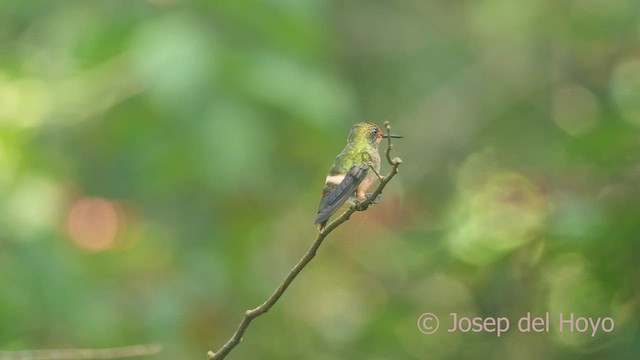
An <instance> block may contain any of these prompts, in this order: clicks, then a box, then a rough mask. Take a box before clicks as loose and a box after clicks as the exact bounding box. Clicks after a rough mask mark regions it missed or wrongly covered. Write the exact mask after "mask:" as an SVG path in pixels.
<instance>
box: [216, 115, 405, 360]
mask: <svg viewBox="0 0 640 360" xmlns="http://www.w3.org/2000/svg"><path fill="white" fill-rule="evenodd" d="M384 126H385V128H386V129H387V131H389V130H390V128H391V126H390V125H389V122H388V121H385V123H384ZM391 148H392V144H391V138H389V142H388V147H387V150H386V157H387V160H388V162H389V164H390V165H391V166H392V168H391V170H390V171H389V173H388V174H387V175H386V176H383V177H380V185H378V188H377V189H376V190H375V191H374V192H373V194H371V196H369V197H367V199H366V200H364V201H362V202H360V203H358V204H357V205H352V206H351V207H349V209H347V210H346V211H345V212H344V213H342V215H340V216H339V217H338V218H336V219H335V220H334V221H332V222H331V223H329V225H327V226H326V227H325V228H324V230H323V231H322V232H319V233H318V235H317V236H316V239H315V240H314V241H313V243H312V244H311V247H310V248H309V250H307V252H306V254H304V256H303V257H302V258H301V259H300V261H298V263H297V264H296V265H295V266H294V267H293V268H292V269H291V271H289V274H287V276H286V277H285V278H284V280H283V281H282V282H281V283H280V285H279V286H278V288H276V290H275V291H274V292H273V294H271V296H270V297H269V298H268V299H267V300H266V301H265V302H264V303H262V305H260V306H258V307H257V308H255V309H252V310H247V311H246V312H245V313H244V317H243V318H242V321H240V325H238V328H237V329H236V331H235V333H234V334H233V336H231V338H230V339H229V340H228V341H227V342H226V343H225V344H224V345H223V346H222V347H221V348H220V350H218V351H217V352H215V353H214V352H213V351H209V352H208V353H207V356H208V357H209V359H210V360H220V359H224V358H225V357H226V356H227V355H228V354H229V353H230V352H231V350H233V348H235V347H236V346H237V345H238V344H239V343H240V341H242V337H243V335H244V333H245V331H246V330H247V328H248V327H249V325H250V324H251V321H253V319H255V318H256V317H258V316H260V315H262V314H264V313H266V312H267V311H269V310H270V309H271V307H273V305H275V303H276V302H277V301H278V299H280V297H281V296H282V295H283V294H284V292H285V291H286V290H287V288H288V287H289V285H291V283H292V282H293V280H294V279H295V278H296V276H298V274H299V273H300V272H301V271H302V269H304V267H305V266H307V264H308V263H309V262H310V261H311V260H312V259H313V258H314V257H315V256H316V252H317V251H318V248H320V245H322V242H323V241H324V239H325V238H326V237H327V235H329V234H330V233H331V232H332V231H333V230H335V229H336V228H337V227H338V226H340V225H341V224H343V223H344V222H345V221H347V220H349V218H350V217H351V215H352V214H353V213H354V212H356V211H362V210H366V209H367V208H368V207H369V205H371V204H372V203H373V202H374V201H375V200H376V199H378V196H379V195H380V194H382V190H384V188H385V187H386V186H387V184H388V183H389V181H391V179H392V178H393V177H394V176H395V175H396V174H397V173H398V167H399V166H400V164H402V160H401V159H400V158H394V159H391V157H390V151H391Z"/></svg>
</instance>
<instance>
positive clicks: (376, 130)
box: [314, 122, 400, 231]
mask: <svg viewBox="0 0 640 360" xmlns="http://www.w3.org/2000/svg"><path fill="white" fill-rule="evenodd" d="M383 137H400V136H398V135H385V134H384V133H383V132H382V129H380V127H379V126H378V125H376V124H374V123H372V122H360V123H356V124H354V125H353V127H352V128H351V132H349V137H348V139H347V146H346V147H345V148H344V149H343V150H342V152H341V153H340V154H339V155H338V157H336V159H335V160H334V162H333V165H332V166H331V169H329V175H327V179H326V181H325V185H324V188H323V189H322V200H321V202H320V206H319V207H318V214H317V216H316V218H315V220H314V222H315V223H316V224H318V228H319V230H320V231H322V230H323V229H324V227H325V225H326V224H327V221H329V218H330V217H331V215H333V214H334V213H335V212H336V211H337V210H338V209H339V208H340V206H342V205H343V204H344V203H345V202H346V201H347V200H349V199H350V198H353V197H354V195H355V198H356V199H357V200H358V201H364V200H365V199H366V195H365V194H366V191H367V189H368V188H369V187H370V186H371V184H373V182H374V181H375V179H376V177H377V173H378V172H379V171H380V154H379V153H378V147H379V145H380V140H381V139H382V138H383ZM374 170H375V172H374Z"/></svg>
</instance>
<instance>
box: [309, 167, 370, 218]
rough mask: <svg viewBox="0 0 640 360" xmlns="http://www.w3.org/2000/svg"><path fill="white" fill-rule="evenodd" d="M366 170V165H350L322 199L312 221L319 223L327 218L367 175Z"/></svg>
mask: <svg viewBox="0 0 640 360" xmlns="http://www.w3.org/2000/svg"><path fill="white" fill-rule="evenodd" d="M368 170H369V167H368V166H356V165H354V166H352V167H351V169H349V171H348V172H347V175H346V176H345V177H344V179H343V180H342V182H340V184H338V186H337V187H336V188H335V189H333V191H331V192H330V193H329V195H327V196H326V197H325V198H324V199H323V200H322V202H321V203H320V207H319V208H318V215H317V216H316V218H315V220H314V223H315V224H321V223H324V222H326V221H327V220H329V218H330V217H331V215H333V213H335V212H336V211H337V210H338V209H339V208H340V206H342V204H344V203H345V201H347V199H349V197H350V196H351V195H353V193H354V192H355V191H356V189H357V188H358V185H360V183H361V182H362V180H364V178H365V177H366V176H367V172H368Z"/></svg>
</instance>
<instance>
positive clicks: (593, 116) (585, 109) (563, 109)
mask: <svg viewBox="0 0 640 360" xmlns="http://www.w3.org/2000/svg"><path fill="white" fill-rule="evenodd" d="M599 115H600V107H599V105H598V99H597V98H596V97H595V96H594V95H593V94H592V93H591V92H590V91H589V90H587V89H585V88H583V87H580V86H574V85H569V86H565V87H563V88H560V89H559V90H557V91H556V93H555V94H554V95H553V104H552V108H551V116H552V118H553V121H554V122H555V123H556V125H557V126H558V127H559V128H560V129H562V130H563V131H565V132H566V133H568V134H569V135H573V136H578V135H582V134H584V133H586V132H588V131H589V130H591V129H592V128H593V126H594V125H595V124H596V123H597V122H598V119H599Z"/></svg>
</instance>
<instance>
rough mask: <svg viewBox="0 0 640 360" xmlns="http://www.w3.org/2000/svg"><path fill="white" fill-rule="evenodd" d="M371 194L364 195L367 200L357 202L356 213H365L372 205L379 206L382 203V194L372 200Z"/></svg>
mask: <svg viewBox="0 0 640 360" xmlns="http://www.w3.org/2000/svg"><path fill="white" fill-rule="evenodd" d="M371 195H372V194H371V193H366V194H364V196H365V200H362V201H360V200H356V201H355V204H354V207H355V209H356V211H364V210H367V209H368V208H369V205H372V204H377V203H378V202H380V196H382V194H379V195H378V196H377V197H376V198H375V199H372V198H371Z"/></svg>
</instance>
